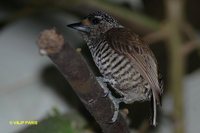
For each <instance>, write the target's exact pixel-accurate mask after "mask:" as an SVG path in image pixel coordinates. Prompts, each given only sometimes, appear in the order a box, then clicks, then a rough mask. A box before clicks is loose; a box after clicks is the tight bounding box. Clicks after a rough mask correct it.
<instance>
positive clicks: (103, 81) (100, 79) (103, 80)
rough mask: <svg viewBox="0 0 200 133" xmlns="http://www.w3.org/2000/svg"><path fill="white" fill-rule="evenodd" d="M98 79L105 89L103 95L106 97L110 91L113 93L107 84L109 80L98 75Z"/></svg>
mask: <svg viewBox="0 0 200 133" xmlns="http://www.w3.org/2000/svg"><path fill="white" fill-rule="evenodd" d="M96 79H97V81H98V83H99V84H100V86H101V88H102V89H103V91H104V96H103V97H106V96H107V95H108V94H109V93H111V92H110V90H109V89H108V87H107V84H106V82H107V80H106V79H105V78H103V77H96Z"/></svg>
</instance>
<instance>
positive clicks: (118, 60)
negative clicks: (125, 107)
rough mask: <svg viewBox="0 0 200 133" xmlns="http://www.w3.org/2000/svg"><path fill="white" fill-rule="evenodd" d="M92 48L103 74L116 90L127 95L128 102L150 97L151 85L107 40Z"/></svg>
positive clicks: (94, 57)
mask: <svg viewBox="0 0 200 133" xmlns="http://www.w3.org/2000/svg"><path fill="white" fill-rule="evenodd" d="M90 49H91V53H92V56H93V59H94V62H95V63H96V65H97V67H98V68H99V71H100V72H101V74H102V75H103V76H104V78H105V79H107V81H108V82H109V84H110V85H111V86H112V87H113V88H114V89H115V91H116V92H118V93H119V94H120V95H121V96H123V97H126V99H127V101H126V102H127V103H132V102H134V101H140V100H148V99H150V95H151V91H150V86H149V85H148V83H147V82H145V80H144V78H143V77H142V76H141V74H140V73H139V72H138V71H137V70H136V69H135V68H134V63H133V62H131V61H130V60H129V59H128V58H127V57H125V56H124V55H120V54H119V53H117V52H116V51H114V50H113V49H112V48H111V47H110V46H109V45H108V44H107V43H106V41H103V42H102V41H101V42H99V43H97V44H96V46H95V47H93V48H92V47H90Z"/></svg>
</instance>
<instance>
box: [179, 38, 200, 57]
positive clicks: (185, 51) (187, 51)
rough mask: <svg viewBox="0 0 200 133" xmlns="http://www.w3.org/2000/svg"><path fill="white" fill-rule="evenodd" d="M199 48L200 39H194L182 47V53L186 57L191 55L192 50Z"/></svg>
mask: <svg viewBox="0 0 200 133" xmlns="http://www.w3.org/2000/svg"><path fill="white" fill-rule="evenodd" d="M197 48H199V49H200V39H198V40H192V41H190V42H187V43H186V44H184V45H183V48H182V54H183V56H184V57H186V56H187V55H189V54H190V53H191V52H192V51H194V50H195V49H197Z"/></svg>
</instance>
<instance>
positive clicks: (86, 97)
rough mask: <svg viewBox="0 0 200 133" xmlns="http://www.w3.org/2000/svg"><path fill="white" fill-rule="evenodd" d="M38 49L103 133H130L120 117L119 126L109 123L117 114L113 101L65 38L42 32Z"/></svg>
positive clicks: (117, 122) (53, 31) (49, 31)
mask: <svg viewBox="0 0 200 133" xmlns="http://www.w3.org/2000/svg"><path fill="white" fill-rule="evenodd" d="M38 45H39V48H40V51H41V53H42V54H46V55H48V57H49V58H50V59H51V60H52V61H53V63H54V64H55V65H56V66H57V68H58V69H59V70H60V72H61V73H62V74H63V75H64V77H65V78H66V80H67V81H68V82H69V83H70V85H71V86H72V88H73V90H74V91H75V92H76V94H77V95H78V96H79V98H80V100H81V101H82V102H83V104H84V105H85V107H86V108H87V109H88V110H89V112H90V113H91V114H92V116H94V118H95V119H96V121H97V122H98V123H99V125H100V126H101V128H102V130H103V132H104V133H129V129H128V126H127V124H126V122H125V120H124V119H123V118H122V116H121V115H119V116H118V118H117V120H116V122H114V123H109V122H110V121H111V118H112V116H113V113H114V106H113V103H112V101H111V100H110V99H109V98H108V97H105V96H104V95H105V94H104V91H103V89H102V88H101V86H100V85H99V84H98V82H97V81H96V78H95V76H94V75H93V73H92V71H91V70H90V69H89V67H88V66H87V64H86V62H85V61H84V59H83V58H82V57H81V56H80V55H79V54H78V53H77V52H76V51H75V50H74V49H73V48H72V47H71V46H70V45H69V44H68V43H65V44H64V39H63V37H62V36H61V35H58V34H57V33H56V31H55V29H52V30H45V31H44V32H42V33H41V36H40V38H39V40H38ZM103 96H104V97H103Z"/></svg>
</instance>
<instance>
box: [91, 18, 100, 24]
mask: <svg viewBox="0 0 200 133" xmlns="http://www.w3.org/2000/svg"><path fill="white" fill-rule="evenodd" d="M99 22H100V19H98V18H94V19H92V23H93V24H98V23H99Z"/></svg>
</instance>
